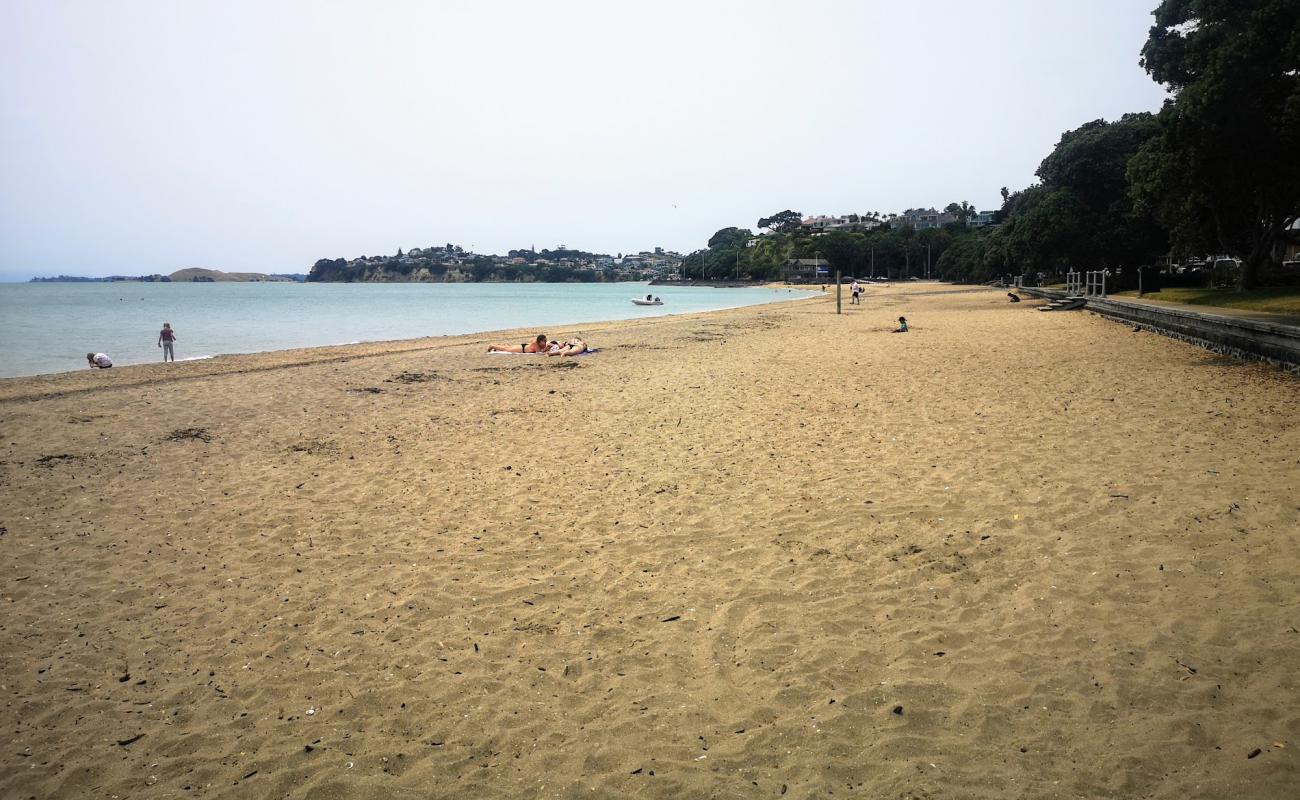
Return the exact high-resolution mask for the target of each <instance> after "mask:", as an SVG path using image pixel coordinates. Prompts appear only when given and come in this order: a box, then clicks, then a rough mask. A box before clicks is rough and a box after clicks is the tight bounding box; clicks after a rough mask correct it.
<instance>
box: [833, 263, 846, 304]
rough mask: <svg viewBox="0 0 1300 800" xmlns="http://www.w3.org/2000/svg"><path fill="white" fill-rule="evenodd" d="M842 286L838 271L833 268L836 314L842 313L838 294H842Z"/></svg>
mask: <svg viewBox="0 0 1300 800" xmlns="http://www.w3.org/2000/svg"><path fill="white" fill-rule="evenodd" d="M843 288H844V287H843V286H841V285H840V271H839V270H838V269H837V270H835V313H836V314H842V313H844V312H843V311H841V310H840V295H841V294H842V291H841V290H842V289H843Z"/></svg>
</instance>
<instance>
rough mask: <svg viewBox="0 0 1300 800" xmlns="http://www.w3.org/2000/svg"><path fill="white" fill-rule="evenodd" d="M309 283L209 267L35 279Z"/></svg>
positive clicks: (297, 276) (290, 276)
mask: <svg viewBox="0 0 1300 800" xmlns="http://www.w3.org/2000/svg"><path fill="white" fill-rule="evenodd" d="M305 280H307V276H306V275H304V274H302V273H278V272H277V273H270V274H268V273H264V272H222V271H221V270H219V269H207V268H206V267H186V268H184V269H178V270H176V271H175V272H173V273H172V274H170V275H158V274H154V275H108V276H105V277H103V278H88V277H85V276H80V275H59V276H58V277H55V278H32V279H31V281H30V282H31V283H118V282H121V281H134V282H136V283H293V282H301V281H305Z"/></svg>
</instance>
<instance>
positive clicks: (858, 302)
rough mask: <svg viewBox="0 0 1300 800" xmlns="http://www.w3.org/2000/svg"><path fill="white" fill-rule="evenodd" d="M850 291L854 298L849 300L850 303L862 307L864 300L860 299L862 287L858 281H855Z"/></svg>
mask: <svg viewBox="0 0 1300 800" xmlns="http://www.w3.org/2000/svg"><path fill="white" fill-rule="evenodd" d="M849 291H850V292H851V293H852V295H853V296H852V297H851V298H850V299H849V303H850V304H851V305H855V306H857V305H862V300H861V299H860V298H861V297H862V287H861V286H860V285H859V284H858V282H857V281H854V282H853V286H852V288H851V289H850V290H849Z"/></svg>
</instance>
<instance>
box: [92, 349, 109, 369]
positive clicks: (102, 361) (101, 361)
mask: <svg viewBox="0 0 1300 800" xmlns="http://www.w3.org/2000/svg"><path fill="white" fill-rule="evenodd" d="M86 362H87V363H89V364H90V368H91V369H110V368H112V366H113V359H111V358H109V357H108V356H107V355H106V354H104V353H86Z"/></svg>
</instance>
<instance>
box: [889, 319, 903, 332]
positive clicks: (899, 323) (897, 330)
mask: <svg viewBox="0 0 1300 800" xmlns="http://www.w3.org/2000/svg"><path fill="white" fill-rule="evenodd" d="M890 333H907V317H899V318H898V328H897V329H896V330H892V331H890Z"/></svg>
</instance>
